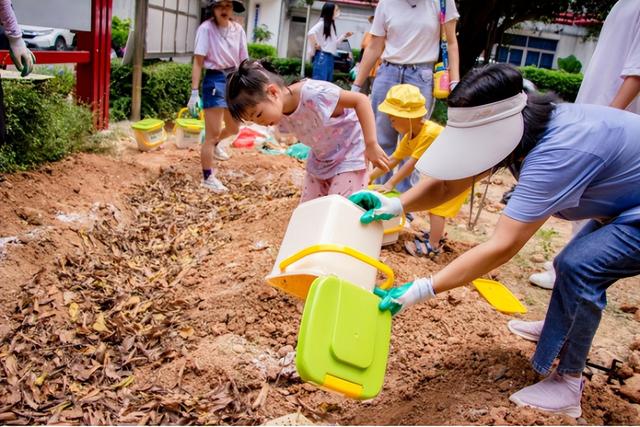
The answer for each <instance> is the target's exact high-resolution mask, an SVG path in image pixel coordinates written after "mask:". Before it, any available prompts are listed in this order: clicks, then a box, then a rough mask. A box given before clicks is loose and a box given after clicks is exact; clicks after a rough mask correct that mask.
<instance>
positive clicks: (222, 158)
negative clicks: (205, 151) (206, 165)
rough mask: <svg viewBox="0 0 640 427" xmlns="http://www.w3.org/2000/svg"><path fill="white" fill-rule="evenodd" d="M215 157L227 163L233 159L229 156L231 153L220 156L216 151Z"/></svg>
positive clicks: (214, 151) (214, 152)
mask: <svg viewBox="0 0 640 427" xmlns="http://www.w3.org/2000/svg"><path fill="white" fill-rule="evenodd" d="M213 157H214V158H215V159H217V160H220V161H223V162H226V161H227V160H229V159H230V158H231V156H230V155H229V153H226V152H225V154H224V155H220V154H218V153H216V150H215V149H214V150H213Z"/></svg>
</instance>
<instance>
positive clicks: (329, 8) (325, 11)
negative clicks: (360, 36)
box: [320, 1, 337, 39]
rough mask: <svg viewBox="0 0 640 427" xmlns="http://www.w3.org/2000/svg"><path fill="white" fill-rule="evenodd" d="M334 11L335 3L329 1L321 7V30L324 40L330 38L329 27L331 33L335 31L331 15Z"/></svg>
mask: <svg viewBox="0 0 640 427" xmlns="http://www.w3.org/2000/svg"><path fill="white" fill-rule="evenodd" d="M335 10H336V5H335V3H331V2H330V1H328V2H326V3H325V4H324V5H322V11H321V12H320V17H321V18H322V20H323V21H324V29H323V30H322V34H324V38H325V39H328V38H329V37H331V27H333V32H334V33H337V31H336V23H335V21H334V20H333V14H334V12H335Z"/></svg>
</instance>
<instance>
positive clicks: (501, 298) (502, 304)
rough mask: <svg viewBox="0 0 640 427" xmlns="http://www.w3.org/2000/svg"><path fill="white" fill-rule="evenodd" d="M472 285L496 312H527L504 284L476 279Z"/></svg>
mask: <svg viewBox="0 0 640 427" xmlns="http://www.w3.org/2000/svg"><path fill="white" fill-rule="evenodd" d="M471 283H473V286H475V287H476V290H477V291H478V292H479V293H480V295H482V297H483V298H484V299H486V300H487V302H488V303H489V304H491V305H492V306H493V307H494V308H495V309H496V310H498V311H500V312H502V313H506V314H513V313H523V314H524V313H526V312H527V308H526V307H525V306H524V305H522V303H521V302H520V300H519V299H518V298H516V296H515V295H513V294H512V293H511V291H510V290H509V288H507V287H506V286H505V285H503V284H502V283H500V282H496V281H495V280H489V279H476V280H474V281H473V282H471Z"/></svg>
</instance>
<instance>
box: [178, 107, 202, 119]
mask: <svg viewBox="0 0 640 427" xmlns="http://www.w3.org/2000/svg"><path fill="white" fill-rule="evenodd" d="M188 112H189V109H188V108H181V109H180V111H178V117H176V119H179V118H181V117H182V116H183V115H184V113H188ZM198 119H199V120H204V112H203V111H202V110H200V113H198Z"/></svg>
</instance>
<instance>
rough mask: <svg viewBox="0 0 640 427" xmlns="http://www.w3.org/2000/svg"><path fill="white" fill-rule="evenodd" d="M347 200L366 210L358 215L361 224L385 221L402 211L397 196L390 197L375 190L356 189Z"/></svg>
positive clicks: (400, 213)
mask: <svg viewBox="0 0 640 427" xmlns="http://www.w3.org/2000/svg"><path fill="white" fill-rule="evenodd" d="M349 200H351V201H352V202H353V203H355V204H356V205H358V206H360V207H361V208H362V209H364V210H366V212H365V213H363V214H362V216H361V217H360V222H361V223H363V224H369V223H371V222H373V221H386V220H388V219H391V218H395V217H397V216H400V215H402V213H403V209H402V203H401V202H400V198H399V197H394V198H390V197H387V196H384V195H382V194H380V193H378V192H376V191H370V190H362V191H358V192H357V193H353V194H352V195H351V196H349Z"/></svg>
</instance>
